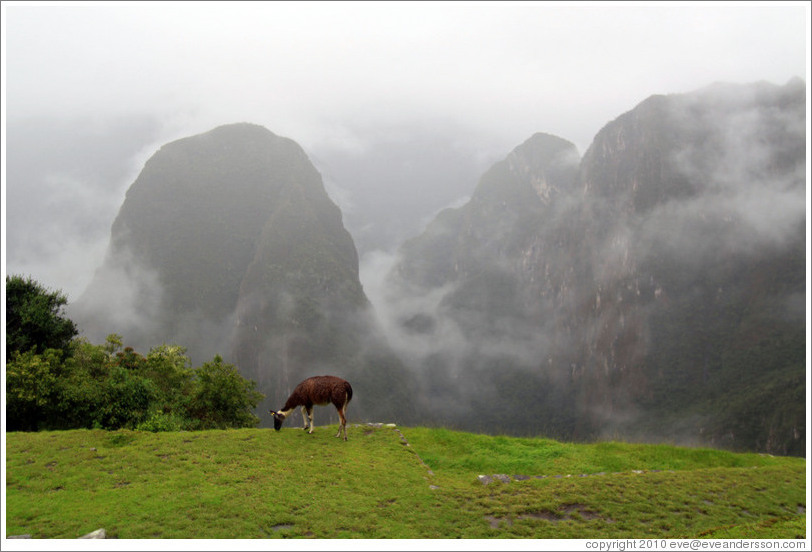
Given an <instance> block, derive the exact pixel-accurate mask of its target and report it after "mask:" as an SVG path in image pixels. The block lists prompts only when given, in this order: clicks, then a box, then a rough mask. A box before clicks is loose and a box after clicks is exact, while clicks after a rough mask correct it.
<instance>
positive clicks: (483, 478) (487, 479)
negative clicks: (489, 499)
mask: <svg viewBox="0 0 812 552" xmlns="http://www.w3.org/2000/svg"><path fill="white" fill-rule="evenodd" d="M476 478H477V479H479V482H480V483H482V484H483V485H489V484H491V483H493V479H491V477H490V476H488V475H477V476H476Z"/></svg>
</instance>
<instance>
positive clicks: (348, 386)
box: [344, 381, 352, 404]
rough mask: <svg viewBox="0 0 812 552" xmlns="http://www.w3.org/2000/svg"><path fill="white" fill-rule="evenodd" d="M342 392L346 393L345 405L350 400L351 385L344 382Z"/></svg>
mask: <svg viewBox="0 0 812 552" xmlns="http://www.w3.org/2000/svg"><path fill="white" fill-rule="evenodd" d="M344 391H346V392H347V404H349V402H350V401H351V400H352V385H350V382H348V381H347V382H344Z"/></svg>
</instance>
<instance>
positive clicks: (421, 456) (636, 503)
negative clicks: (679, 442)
mask: <svg viewBox="0 0 812 552" xmlns="http://www.w3.org/2000/svg"><path fill="white" fill-rule="evenodd" d="M295 420H296V419H295ZM296 421H297V422H298V420H296ZM335 432H336V427H335V426H332V427H329V426H328V427H317V428H316V430H315V433H314V434H312V435H308V434H306V433H304V432H303V431H301V430H300V429H296V428H294V427H286V428H283V429H282V431H280V432H278V433H277V432H274V431H273V430H268V429H243V430H227V431H202V432H179V433H146V432H133V431H116V432H107V431H91V430H76V431H60V432H40V433H9V434H7V435H6V446H7V448H6V451H7V459H6V476H7V483H6V497H7V502H6V506H7V508H6V523H7V530H6V533H7V535H6V536H9V535H19V534H30V535H31V536H32V537H33V538H76V537H78V536H80V535H83V534H86V533H89V532H91V531H93V530H95V529H98V528H105V529H106V530H107V533H108V536H109V537H112V538H120V539H141V538H167V539H170V538H238V539H249V538H260V539H264V538H404V539H405V538H465V539H490V538H540V539H545V538H556V539H565V538H626V537H662V538H680V537H700V538H701V537H709V538H739V537H746V538H798V537H801V538H803V537H804V536H805V535H806V522H805V511H806V461H805V460H804V459H802V458H788V457H773V456H769V455H760V454H735V453H730V452H725V451H718V450H709V449H691V448H680V447H673V446H665V445H636V444H626V443H616V442H608V443H597V444H590V445H575V444H568V443H560V442H556V441H552V440H547V439H520V438H511V437H494V436H484V435H475V434H470V433H462V432H456V431H450V430H444V429H426V428H405V427H404V428H393V427H371V426H364V425H351V426H350V427H349V431H348V433H349V441H347V442H343V441H341V440H339V439H335V438H334V437H333V435H334V434H335ZM495 474H506V475H508V476H510V479H509V482H503V481H500V480H499V478H494V477H493V475H495ZM480 475H488V476H491V479H492V480H493V481H492V482H490V483H488V484H487V485H486V484H483V482H482V480H481V479H480V478H479V477H478V476H480ZM516 476H521V477H516ZM525 476H527V477H528V478H527V479H524V477H525Z"/></svg>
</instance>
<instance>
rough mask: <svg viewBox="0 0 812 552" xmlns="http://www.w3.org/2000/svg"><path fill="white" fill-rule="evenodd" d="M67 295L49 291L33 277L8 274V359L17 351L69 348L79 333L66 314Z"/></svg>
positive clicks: (36, 351)
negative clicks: (64, 308)
mask: <svg viewBox="0 0 812 552" xmlns="http://www.w3.org/2000/svg"><path fill="white" fill-rule="evenodd" d="M67 302H68V299H67V297H66V296H65V295H64V294H62V292H60V291H48V290H47V289H45V288H44V287H43V286H42V285H40V284H39V283H37V282H36V281H34V280H33V279H31V278H30V277H29V278H26V279H24V278H23V277H22V276H6V362H8V361H9V360H11V358H12V357H13V355H14V354H15V353H17V352H20V353H24V352H28V351H32V350H33V351H34V352H35V353H43V352H45V350H46V349H58V350H60V351H63V353H64V352H65V351H66V350H67V348H68V346H69V344H70V342H71V340H72V339H73V338H74V337H75V336H76V335H77V334H78V333H79V331H78V330H77V328H76V325H75V324H74V323H73V321H72V320H70V319H69V318H67V317H65V316H64V313H63V307H64V306H65V304H67Z"/></svg>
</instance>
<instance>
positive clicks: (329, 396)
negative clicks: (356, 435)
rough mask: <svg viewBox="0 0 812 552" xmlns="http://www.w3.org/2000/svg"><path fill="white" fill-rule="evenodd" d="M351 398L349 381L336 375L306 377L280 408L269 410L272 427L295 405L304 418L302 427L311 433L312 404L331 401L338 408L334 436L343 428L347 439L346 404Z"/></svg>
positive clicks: (277, 428)
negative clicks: (336, 431)
mask: <svg viewBox="0 0 812 552" xmlns="http://www.w3.org/2000/svg"><path fill="white" fill-rule="evenodd" d="M350 399H352V386H351V385H350V382H348V381H346V380H343V379H341V378H338V377H336V376H313V377H312V378H307V379H306V380H304V381H303V382H301V383H300V384H299V385H297V386H296V388H295V389H294V390H293V393H291V394H290V397H288V400H287V401H285V406H283V407H282V410H279V411H276V410H270V411H269V412H270V413H271V414H273V428H274V429H275V430H276V431H279V429H280V428H281V427H282V422H284V421H285V418H287V417H288V415H290V413H291V412H292V411H293V409H294V408H296V407H297V406H301V407H302V418H304V429H305V430H307V429H308V428H309V429H310V431H308V433H313V405H314V404H318V405H325V404H327V403H333V405H335V407H336V410H338V417H339V419H340V422H341V423H340V424H339V426H338V433H336V437H339V436H340V435H341V430H342V429H343V430H344V440H345V441H346V440H347V417H346V412H347V405H348V404H349V403H350Z"/></svg>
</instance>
